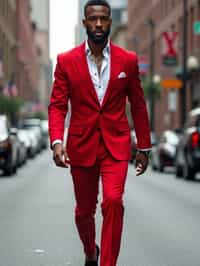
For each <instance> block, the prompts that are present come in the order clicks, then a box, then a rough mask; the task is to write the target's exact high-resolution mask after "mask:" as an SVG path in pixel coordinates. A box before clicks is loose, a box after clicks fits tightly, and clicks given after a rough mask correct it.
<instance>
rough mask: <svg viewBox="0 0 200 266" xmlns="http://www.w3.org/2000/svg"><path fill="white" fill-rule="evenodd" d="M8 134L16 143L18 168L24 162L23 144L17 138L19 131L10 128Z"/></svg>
mask: <svg viewBox="0 0 200 266" xmlns="http://www.w3.org/2000/svg"><path fill="white" fill-rule="evenodd" d="M10 134H11V135H12V136H14V137H15V138H16V143H17V166H18V167H20V166H21V165H23V164H24V163H25V162H26V159H27V156H26V147H25V144H24V142H23V141H22V140H21V138H20V136H19V130H18V129H17V128H13V127H12V128H10Z"/></svg>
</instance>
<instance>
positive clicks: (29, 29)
mask: <svg viewBox="0 0 200 266" xmlns="http://www.w3.org/2000/svg"><path fill="white" fill-rule="evenodd" d="M16 4H17V42H18V47H17V64H18V65H17V69H16V71H17V87H18V90H19V94H20V96H22V97H23V98H24V99H25V100H28V101H37V98H38V96H37V86H38V74H39V73H38V71H39V63H38V56H37V49H36V46H35V42H34V27H33V24H32V22H31V5H30V0H16Z"/></svg>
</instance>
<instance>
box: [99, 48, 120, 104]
mask: <svg viewBox="0 0 200 266" xmlns="http://www.w3.org/2000/svg"><path fill="white" fill-rule="evenodd" d="M121 64H122V61H121V57H120V56H118V54H117V51H116V49H115V46H114V45H113V44H112V43H110V80H109V82H108V87H107V89H106V93H105V96H104V99H103V102H102V107H103V106H104V105H105V104H106V102H107V100H108V98H109V96H110V93H111V92H112V89H114V88H113V80H114V79H115V78H117V76H118V74H119V69H120V66H121Z"/></svg>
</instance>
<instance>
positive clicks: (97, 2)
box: [84, 0, 111, 17]
mask: <svg viewBox="0 0 200 266" xmlns="http://www.w3.org/2000/svg"><path fill="white" fill-rule="evenodd" d="M89 6H106V7H107V8H108V9H109V16H110V15H111V6H110V4H109V3H108V2H107V1H106V0H89V1H87V3H86V4H85V6H84V15H85V17H86V13H87V8H88V7H89Z"/></svg>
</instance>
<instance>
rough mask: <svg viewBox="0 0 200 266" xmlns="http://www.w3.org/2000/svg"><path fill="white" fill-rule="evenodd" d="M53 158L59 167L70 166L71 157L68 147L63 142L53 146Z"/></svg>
mask: <svg viewBox="0 0 200 266" xmlns="http://www.w3.org/2000/svg"><path fill="white" fill-rule="evenodd" d="M53 160H54V162H55V164H56V165H57V166H58V167H64V168H68V167H69V163H70V161H69V157H68V154H67V152H66V149H65V148H64V147H63V145H62V144H61V143H57V144H55V145H54V146H53Z"/></svg>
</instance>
